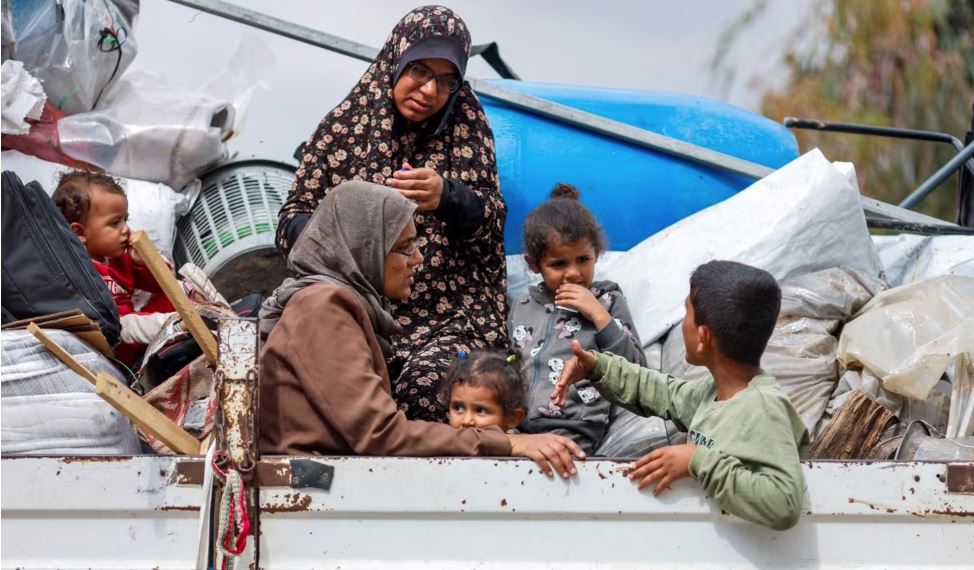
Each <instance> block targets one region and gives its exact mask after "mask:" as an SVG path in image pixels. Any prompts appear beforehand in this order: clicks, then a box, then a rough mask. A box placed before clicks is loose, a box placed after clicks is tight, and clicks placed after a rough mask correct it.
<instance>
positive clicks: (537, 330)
mask: <svg viewBox="0 0 974 570" xmlns="http://www.w3.org/2000/svg"><path fill="white" fill-rule="evenodd" d="M589 289H590V290H591V291H592V293H593V294H594V295H595V298H596V299H598V301H599V303H601V304H602V306H603V307H605V309H606V310H607V311H608V312H609V315H611V316H612V319H613V320H612V322H610V323H609V324H608V325H606V326H605V327H604V328H603V329H602V330H600V331H596V330H595V325H594V324H592V323H591V322H590V321H589V320H588V319H586V318H585V317H583V316H582V315H581V313H578V312H577V311H574V310H572V309H564V308H556V307H555V305H554V297H553V296H552V295H551V293H549V292H548V289H547V288H546V287H545V286H544V283H539V284H537V285H534V286H532V287H530V288H529V289H528V294H527V295H526V296H525V297H523V298H522V299H519V300H518V301H517V302H515V303H514V304H513V305H512V306H511V312H510V316H509V318H508V323H507V325H508V332H509V334H510V339H511V343H512V344H513V345H514V347H515V348H517V349H518V350H520V351H521V353H522V354H523V355H524V365H523V366H524V376H525V378H526V379H527V383H528V398H527V402H528V409H527V415H526V416H525V419H524V422H523V423H522V424H521V426H520V428H521V430H522V431H524V432H526V433H548V432H551V433H557V434H560V435H564V436H566V437H570V438H572V439H573V440H574V441H575V442H576V443H578V445H579V446H581V448H582V449H583V450H584V451H585V453H588V454H591V453H593V452H594V451H595V450H596V449H597V448H598V446H599V444H600V443H601V442H602V438H603V437H604V436H605V433H606V430H607V429H608V424H609V409H610V407H611V404H610V403H609V402H608V401H607V400H605V399H604V398H602V396H601V395H600V394H599V392H598V390H596V389H595V388H594V387H593V386H592V385H591V384H590V383H589V381H588V380H583V381H581V382H579V383H577V384H575V385H574V386H572V387H571V388H570V391H569V396H568V401H567V402H566V404H565V406H564V407H562V408H559V407H558V406H555V405H554V404H553V403H552V402H551V400H550V399H549V396H550V395H551V390H552V388H553V387H554V383H555V382H556V381H557V380H558V377H559V376H560V374H561V370H562V368H564V366H565V362H567V361H568V360H569V359H570V358H572V341H573V340H577V341H578V342H579V343H581V345H582V348H584V349H585V350H596V351H599V352H610V353H612V354H617V355H619V356H622V357H623V358H625V359H627V360H629V361H631V362H634V363H636V364H639V365H642V366H645V365H646V357H645V356H644V355H643V349H642V344H641V343H640V342H639V335H638V334H637V333H636V329H635V327H634V326H633V324H632V316H631V315H630V313H629V305H628V304H627V303H626V298H625V296H624V295H623V294H622V291H621V290H620V289H619V285H617V284H616V283H614V282H612V281H596V282H594V283H592V285H591V286H590V287H589Z"/></svg>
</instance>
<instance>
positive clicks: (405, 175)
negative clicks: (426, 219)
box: [386, 162, 443, 212]
mask: <svg viewBox="0 0 974 570" xmlns="http://www.w3.org/2000/svg"><path fill="white" fill-rule="evenodd" d="M386 186H389V187H391V188H395V189H396V190H399V192H400V193H401V194H402V195H403V196H405V197H406V198H408V199H410V200H412V201H413V202H416V204H417V208H416V209H417V210H419V211H421V212H429V211H432V210H435V209H437V208H439V207H440V198H441V197H442V196H443V177H441V176H440V175H439V174H438V173H437V172H436V171H435V170H433V169H432V168H412V167H411V166H409V163H406V162H404V163H403V165H402V170H397V171H395V172H393V173H392V178H386Z"/></svg>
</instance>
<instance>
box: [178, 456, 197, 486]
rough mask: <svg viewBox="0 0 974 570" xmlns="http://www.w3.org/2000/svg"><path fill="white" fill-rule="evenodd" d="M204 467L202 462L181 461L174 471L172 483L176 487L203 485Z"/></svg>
mask: <svg viewBox="0 0 974 570" xmlns="http://www.w3.org/2000/svg"><path fill="white" fill-rule="evenodd" d="M203 467H204V465H203V462H202V461H179V462H178V463H176V469H175V470H173V481H172V482H173V483H174V484H176V485H197V486H198V485H202V484H203Z"/></svg>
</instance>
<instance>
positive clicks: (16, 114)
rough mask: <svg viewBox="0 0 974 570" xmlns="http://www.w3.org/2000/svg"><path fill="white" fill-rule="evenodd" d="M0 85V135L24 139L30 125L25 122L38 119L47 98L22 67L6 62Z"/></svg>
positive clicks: (20, 64) (18, 64)
mask: <svg viewBox="0 0 974 570" xmlns="http://www.w3.org/2000/svg"><path fill="white" fill-rule="evenodd" d="M0 84H2V85H3V88H2V89H3V91H2V95H0V100H2V106H3V125H2V127H0V132H2V133H3V134H5V135H25V134H27V133H29V132H30V123H28V122H27V121H26V120H25V119H34V120H37V119H40V118H41V111H42V110H43V109H44V102H45V101H47V95H45V94H44V88H43V87H41V83H40V82H39V81H38V80H36V79H34V77H33V76H31V74H30V73H28V72H27V70H25V69H24V64H23V63H21V62H19V61H14V60H12V59H8V60H7V61H5V62H3V66H2V68H0Z"/></svg>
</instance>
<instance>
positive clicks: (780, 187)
mask: <svg viewBox="0 0 974 570" xmlns="http://www.w3.org/2000/svg"><path fill="white" fill-rule="evenodd" d="M605 223H611V221H608V220H606V221H605ZM713 259H727V260H732V261H740V262H742V263H748V264H750V265H754V266H756V267H760V268H761V269H764V270H766V271H768V272H770V273H771V274H772V275H774V276H775V278H777V279H779V280H780V279H784V278H786V277H790V276H792V275H800V274H803V273H810V272H812V271H817V270H819V269H825V268H828V267H836V266H846V267H850V268H852V269H855V270H858V271H861V272H863V273H864V274H865V275H867V276H871V277H876V276H879V275H880V271H881V267H880V262H879V257H878V256H877V254H876V249H875V247H874V246H873V242H872V240H871V239H870V237H869V232H868V230H867V228H866V219H865V215H864V214H863V210H862V206H861V204H860V201H859V192H858V191H857V190H856V189H855V188H854V187H853V186H852V184H850V182H849V180H848V178H847V177H846V175H844V174H843V173H842V172H840V171H839V170H838V169H837V168H836V167H835V166H833V165H832V164H831V163H830V162H829V161H828V160H827V159H826V158H825V156H823V155H822V153H821V151H819V150H818V149H815V150H812V151H809V152H807V153H805V154H804V155H802V156H801V157H799V158H797V159H795V160H793V161H792V162H790V163H789V164H787V165H785V166H783V167H782V168H780V169H778V170H777V171H775V172H773V173H772V174H770V175H768V176H767V177H765V178H764V179H762V180H759V181H757V182H755V183H754V184H753V185H751V186H750V187H748V188H746V189H744V190H742V191H741V192H739V193H738V194H736V195H734V196H732V197H730V198H728V199H727V200H725V201H723V202H721V203H719V204H715V205H713V206H711V207H709V208H707V209H705V210H702V211H700V212H697V213H696V214H694V215H692V216H690V217H688V218H685V219H683V220H681V221H679V222H677V223H675V224H673V225H672V226H670V227H668V228H666V229H665V230H663V231H661V232H659V233H658V234H656V235H654V236H652V237H650V238H649V239H647V240H645V241H643V242H642V243H640V244H639V245H637V246H636V247H634V248H633V249H631V250H630V251H629V252H627V253H626V254H625V255H622V256H620V257H619V258H618V259H616V260H615V261H614V262H612V263H611V264H609V265H608V266H607V267H606V268H605V269H606V271H605V273H606V277H607V278H608V279H612V280H613V281H616V282H618V283H619V285H620V286H621V287H622V290H623V291H625V293H626V297H627V298H628V299H629V306H630V308H631V309H632V312H633V320H634V321H635V325H636V330H638V331H639V337H640V338H641V339H642V341H643V343H644V346H645V345H649V344H651V343H653V342H654V341H655V340H656V339H658V338H660V337H661V336H662V335H664V334H665V333H666V331H668V330H669V329H670V328H672V327H673V326H674V325H675V324H677V323H679V322H680V321H681V320H682V319H683V315H684V306H683V301H684V299H685V298H686V295H687V293H688V291H689V277H690V273H691V272H692V271H693V270H694V269H695V268H696V267H697V266H699V265H700V264H702V263H705V262H707V261H710V260H713Z"/></svg>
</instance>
